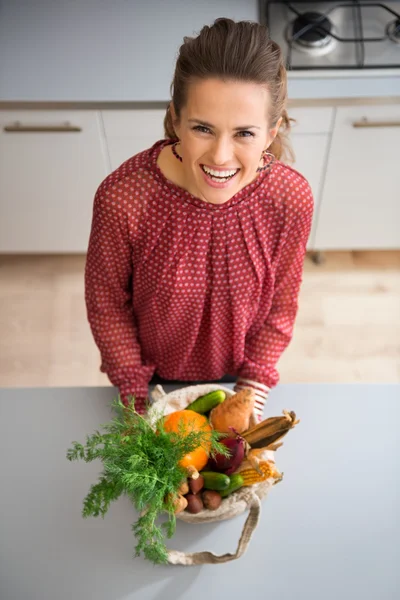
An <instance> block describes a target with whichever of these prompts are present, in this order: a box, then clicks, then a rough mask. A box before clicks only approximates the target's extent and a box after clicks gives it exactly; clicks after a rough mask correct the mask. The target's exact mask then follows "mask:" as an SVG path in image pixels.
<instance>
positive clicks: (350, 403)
mask: <svg viewBox="0 0 400 600" xmlns="http://www.w3.org/2000/svg"><path fill="white" fill-rule="evenodd" d="M167 391H168V390H167ZM115 394H116V392H115V390H114V388H110V387H109V388H68V389H66V388H57V389H52V388H48V389H3V390H0V488H1V491H0V598H1V600H72V599H74V600H84V599H87V598H91V599H92V598H93V599H94V598H96V600H131V599H133V598H135V599H136V598H137V599H140V600H150V599H151V600H169V599H170V598H174V600H175V599H176V600H179V599H181V598H182V599H183V598H185V597H190V598H192V599H193V600H196V599H197V598H198V599H199V600H200V598H204V597H205V595H206V597H207V598H209V599H210V600H212V599H214V598H215V599H217V598H218V599H220V598H229V597H235V598H241V597H242V596H243V597H247V598H276V599H279V600H294V599H298V600H303V599H304V600H337V599H338V598H340V599H341V600H359V599H362V600H394V598H398V597H399V590H400V574H399V568H398V566H399V539H400V519H399V506H400V441H399V433H398V423H399V422H400V386H398V385H280V386H278V387H277V388H275V389H274V390H272V392H271V396H270V400H269V405H268V410H267V416H269V415H279V414H280V413H281V411H282V409H283V408H287V409H290V410H295V411H296V413H297V414H298V417H299V418H300V419H301V423H300V424H299V425H298V426H297V427H296V428H295V429H294V431H292V432H290V433H289V435H288V436H287V437H286V441H285V444H284V446H283V447H282V448H280V449H279V450H278V451H277V455H276V460H277V465H278V467H279V469H280V470H281V471H283V472H284V479H283V481H282V482H281V483H279V485H277V486H276V487H274V488H273V489H272V490H271V492H270V494H269V496H268V497H267V498H266V499H265V500H264V501H263V509H262V515H261V519H260V523H259V525H258V528H257V529H256V531H255V532H254V534H253V538H252V540H251V543H250V546H249V548H248V550H247V552H246V554H245V555H244V556H243V557H242V558H240V559H239V560H238V561H234V562H230V563H226V564H222V565H212V566H210V565H205V566H202V567H173V566H154V565H153V564H152V563H149V562H148V561H145V560H144V559H142V558H135V559H133V558H132V554H133V547H134V538H133V534H132V532H131V530H130V526H131V524H132V523H133V522H134V520H136V515H135V513H134V510H133V508H132V506H131V505H130V503H129V502H128V500H127V499H126V498H121V499H119V500H118V501H117V502H115V503H114V504H113V505H112V506H111V509H110V511H109V512H108V513H107V514H106V516H105V518H104V519H101V518H90V519H83V518H82V517H81V510H82V501H83V498H84V496H85V495H86V494H87V492H88V490H89V486H90V485H91V484H92V483H95V482H96V481H97V476H98V474H99V472H100V470H101V464H100V463H98V464H96V463H91V464H85V463H83V462H74V463H70V462H68V461H67V459H66V450H67V448H69V447H70V445H71V442H72V441H73V440H77V441H81V442H84V440H85V437H86V435H87V434H90V433H92V432H93V431H94V430H95V429H98V428H100V425H101V424H102V423H105V422H106V421H108V420H109V419H110V417H111V416H112V412H111V409H110V403H111V401H112V399H113V398H114V396H115ZM244 519H245V515H242V516H240V517H237V518H235V519H233V520H231V521H225V522H222V523H218V524H207V525H190V524H187V523H183V522H178V527H177V532H176V534H175V536H174V538H173V539H172V540H171V541H170V544H169V545H170V547H173V548H175V549H177V550H183V551H190V552H191V551H197V550H211V551H213V552H216V553H225V552H233V551H234V550H235V548H236V546H237V542H238V537H239V534H240V531H241V527H242V525H243V522H244Z"/></svg>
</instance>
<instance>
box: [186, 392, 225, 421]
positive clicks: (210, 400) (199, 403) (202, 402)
mask: <svg viewBox="0 0 400 600" xmlns="http://www.w3.org/2000/svg"><path fill="white" fill-rule="evenodd" d="M225 398H226V394H225V392H224V391H223V390H215V391H213V392H209V393H208V394H205V395H204V396H200V397H199V398H197V399H196V400H194V401H193V402H192V403H191V404H189V406H187V407H186V410H193V411H194V412H197V413H199V414H200V415H204V414H205V413H208V412H209V411H210V410H212V409H213V408H214V407H215V406H218V404H221V402H223V401H224V400H225Z"/></svg>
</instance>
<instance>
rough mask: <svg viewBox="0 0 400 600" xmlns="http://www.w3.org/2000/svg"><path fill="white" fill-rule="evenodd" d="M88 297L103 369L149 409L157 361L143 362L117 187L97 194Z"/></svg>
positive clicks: (89, 254) (88, 264) (126, 233)
mask: <svg viewBox="0 0 400 600" xmlns="http://www.w3.org/2000/svg"><path fill="white" fill-rule="evenodd" d="M85 301H86V308H87V316H88V320H89V324H90V328H91V331H92V334H93V337H94V340H95V342H96V345H97V347H98V348H99V350H100V355H101V365H100V370H101V371H102V372H103V373H106V374H107V376H108V378H109V379H110V381H111V383H112V384H113V385H115V386H116V387H118V388H119V392H120V395H121V398H122V400H123V401H124V402H125V403H126V402H127V400H128V397H129V396H130V395H135V396H136V402H135V408H136V410H137V411H138V412H143V411H144V409H145V398H146V397H147V395H148V382H149V380H150V379H151V376H152V374H153V372H154V366H153V365H144V364H143V363H142V358H141V349H140V345H139V342H138V337H137V328H136V325H135V319H134V314H133V308H132V256H131V241H130V235H129V229H128V218H127V215H126V213H125V211H124V210H123V207H122V206H121V204H119V203H118V202H116V201H115V194H113V193H112V189H111V190H110V189H108V190H107V189H104V188H103V187H102V186H100V187H99V189H98V190H97V192H96V195H95V199H94V205H93V218H92V226H91V232H90V238H89V246H88V252H87V258H86V267H85Z"/></svg>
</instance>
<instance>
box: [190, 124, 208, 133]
mask: <svg viewBox="0 0 400 600" xmlns="http://www.w3.org/2000/svg"><path fill="white" fill-rule="evenodd" d="M193 131H200V133H211V130H210V129H209V128H208V127H205V126H204V125H195V126H194V127H193Z"/></svg>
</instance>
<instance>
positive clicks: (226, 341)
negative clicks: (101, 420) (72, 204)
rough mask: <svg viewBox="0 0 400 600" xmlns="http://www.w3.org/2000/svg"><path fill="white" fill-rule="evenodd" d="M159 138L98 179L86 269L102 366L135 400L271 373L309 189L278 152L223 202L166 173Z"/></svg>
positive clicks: (302, 245) (285, 339) (284, 327)
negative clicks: (165, 383) (154, 390)
mask: <svg viewBox="0 0 400 600" xmlns="http://www.w3.org/2000/svg"><path fill="white" fill-rule="evenodd" d="M168 143H171V142H170V141H169V140H161V141H158V142H157V143H155V144H154V145H153V146H152V147H151V148H150V149H148V150H145V151H144V152H141V153H140V154H137V155H136V156H133V157H132V158H130V159H129V160H127V161H126V162H124V163H123V164H122V165H121V166H120V167H119V168H117V169H116V170H115V171H114V172H113V173H111V174H110V175H109V176H108V177H107V178H106V179H105V180H104V181H103V182H102V183H101V184H100V186H99V188H98V190H97V192H96V195H95V199H94V206H93V220H92V228H91V234H90V239H89V247H88V253H87V260H86V271H85V298H86V305H87V314H88V320H89V323H90V326H91V330H92V333H93V337H94V340H95V342H96V344H97V346H98V348H99V350H100V354H101V366H100V369H101V371H102V372H104V373H107V375H108V377H109V379H110V381H111V383H112V384H113V385H115V386H117V387H118V388H119V391H120V393H121V396H122V397H123V398H127V397H128V395H131V394H132V395H136V397H137V403H138V404H137V409H138V410H139V411H140V410H143V407H144V404H143V399H144V398H145V397H147V395H148V384H149V381H150V379H151V377H152V375H153V374H154V373H155V372H157V373H158V375H160V376H161V377H163V378H165V379H171V380H181V381H210V380H216V379H220V378H221V377H222V376H223V375H225V374H231V375H235V376H237V377H238V378H239V380H240V381H242V385H243V381H245V382H246V381H250V382H252V383H250V384H249V385H255V386H256V387H257V384H260V386H259V387H260V389H261V388H262V389H268V388H271V387H273V386H275V385H276V384H277V382H278V380H279V375H278V373H277V370H276V363H277V361H278V359H279V357H280V356H281V354H282V352H283V351H284V349H285V348H286V346H287V345H288V343H289V341H290V339H291V337H292V332H293V325H294V321H295V316H296V312H297V306H298V293H299V289H300V285H301V280H302V271H303V261H304V255H305V250H306V243H307V239H308V236H309V233H310V227H311V220H312V213H313V198H312V193H311V190H310V187H309V185H308V183H307V181H306V180H305V179H304V177H302V176H301V175H300V174H299V173H297V172H296V171H295V170H294V169H292V168H290V167H288V166H286V165H285V164H283V163H281V162H280V161H278V160H276V161H275V162H274V163H273V164H272V166H271V167H270V169H267V170H266V171H264V172H261V173H260V174H259V176H258V178H257V179H256V180H255V181H253V182H252V183H250V184H249V185H247V186H246V187H245V188H243V189H242V190H241V191H239V192H238V193H237V194H235V195H234V196H233V197H232V198H231V199H230V200H229V201H228V202H226V203H225V204H222V205H213V204H209V203H207V202H205V201H203V200H200V199H199V198H196V197H195V196H193V195H191V194H190V193H189V192H187V191H186V190H183V189H182V188H180V187H178V186H177V185H175V184H173V183H172V182H170V181H169V180H167V179H166V177H165V176H164V175H163V173H162V172H161V170H160V168H159V167H158V165H157V157H158V155H159V153H160V151H161V150H162V148H163V147H164V146H165V145H166V144H168Z"/></svg>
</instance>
